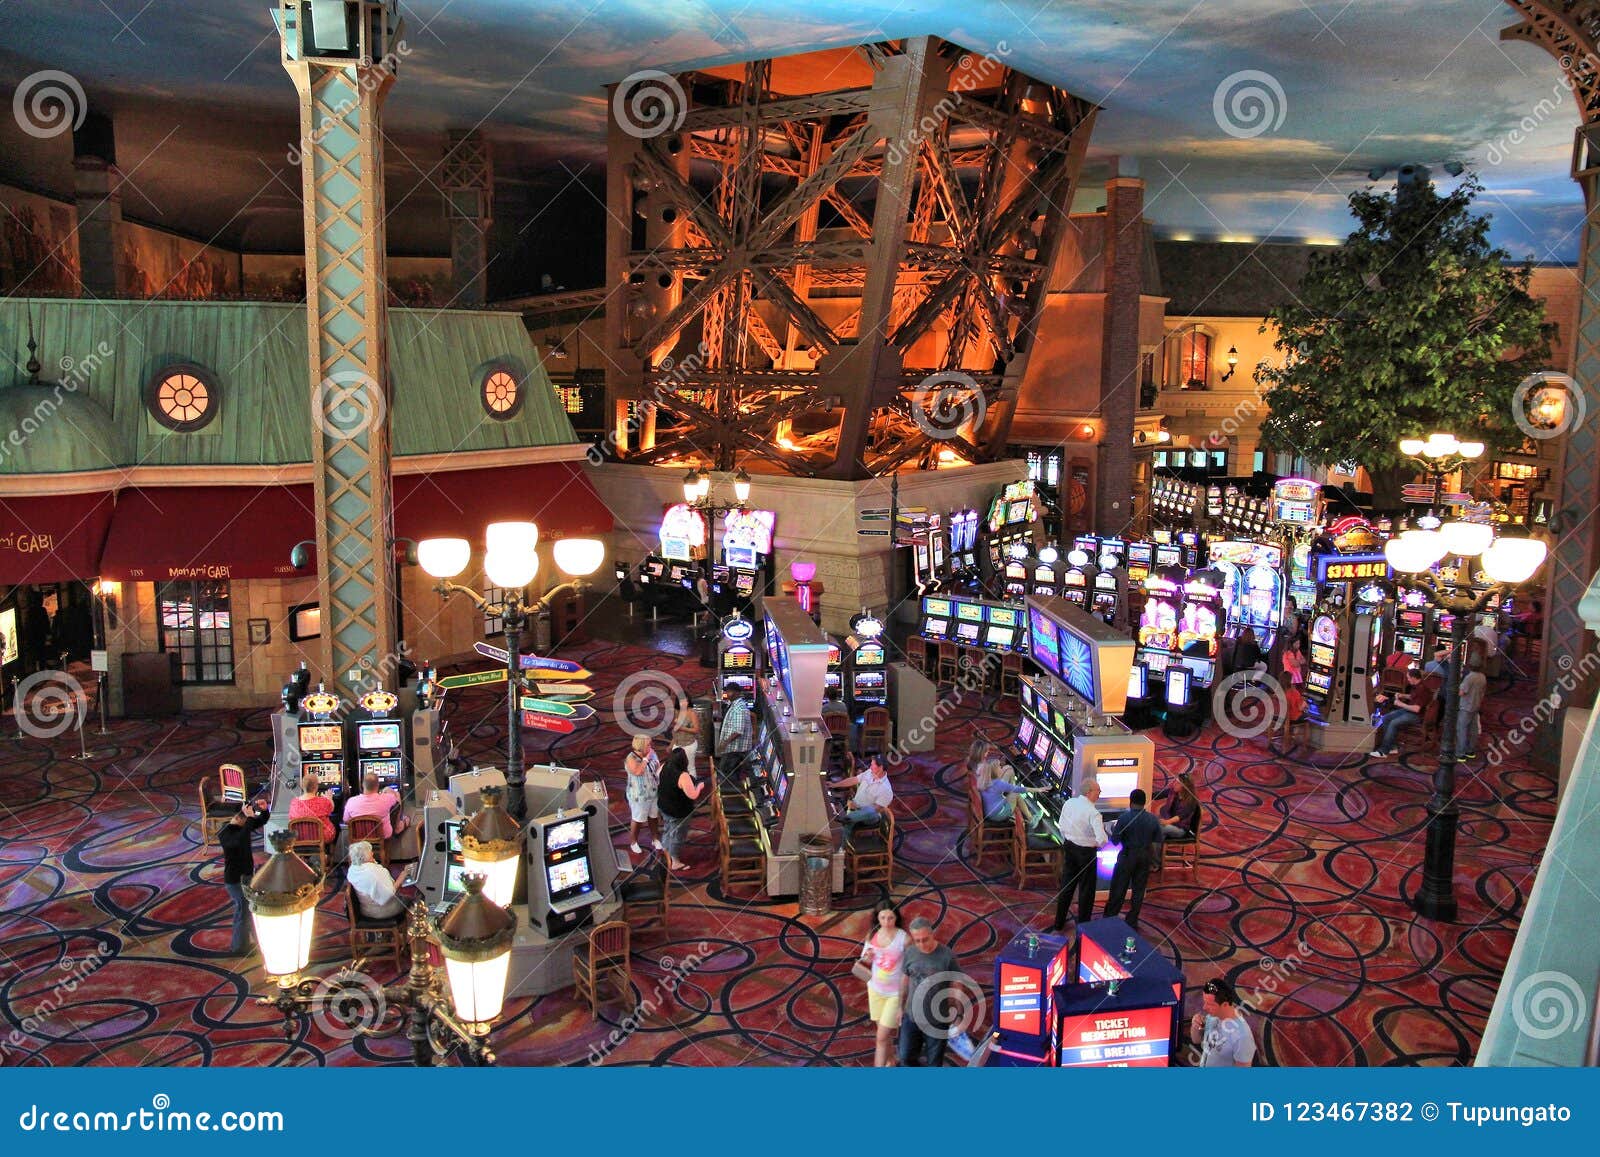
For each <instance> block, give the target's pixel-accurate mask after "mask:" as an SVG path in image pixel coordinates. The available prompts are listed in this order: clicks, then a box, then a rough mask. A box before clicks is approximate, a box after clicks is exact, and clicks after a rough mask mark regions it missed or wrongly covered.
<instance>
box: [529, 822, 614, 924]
mask: <svg viewBox="0 0 1600 1157" xmlns="http://www.w3.org/2000/svg"><path fill="white" fill-rule="evenodd" d="M593 820H594V816H593V815H592V814H591V810H590V808H587V807H586V808H584V809H582V810H578V811H574V812H569V811H566V810H561V811H557V812H555V813H553V814H551V815H545V816H540V817H539V818H538V819H536V820H534V821H533V822H532V823H530V824H529V825H528V852H527V855H528V921H529V923H530V924H532V925H533V927H535V928H537V929H538V930H539V931H540V932H542V933H544V935H546V936H551V937H553V936H560V935H563V934H564V933H567V932H570V931H572V930H573V929H574V928H578V927H580V926H582V925H584V924H587V923H588V922H589V918H590V917H591V915H592V914H593V913H592V909H593V907H594V905H596V904H598V903H600V901H601V900H603V899H605V894H604V893H603V892H602V890H601V888H600V887H599V883H600V882H599V881H598V880H597V879H596V876H597V873H596V870H595V862H594V859H595V858H594V856H593V853H592V851H591V849H590V846H589V845H590V842H591V840H592V839H593V838H594V834H595V833H594V832H593V831H592V828H594V827H595V826H596V825H595V824H594V823H593V822H592V821H593ZM606 838H607V841H608V842H609V839H610V837H609V835H607V837H606Z"/></svg>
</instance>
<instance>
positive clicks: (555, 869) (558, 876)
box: [544, 856, 590, 899]
mask: <svg viewBox="0 0 1600 1157" xmlns="http://www.w3.org/2000/svg"><path fill="white" fill-rule="evenodd" d="M544 871H545V879H547V880H548V881H549V882H550V898H551V899H556V898H557V897H559V896H561V895H563V894H564V893H569V892H586V891H588V890H589V887H590V884H589V857H588V856H574V857H573V858H572V859H570V860H564V861H562V862H561V863H559V864H547V865H546V866H545V870H544Z"/></svg>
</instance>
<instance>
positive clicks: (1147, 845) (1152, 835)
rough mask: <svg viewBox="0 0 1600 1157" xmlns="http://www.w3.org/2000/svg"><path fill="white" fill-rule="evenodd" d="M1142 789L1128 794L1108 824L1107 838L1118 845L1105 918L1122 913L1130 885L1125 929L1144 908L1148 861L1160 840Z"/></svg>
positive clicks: (1159, 827)
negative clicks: (1122, 808)
mask: <svg viewBox="0 0 1600 1157" xmlns="http://www.w3.org/2000/svg"><path fill="white" fill-rule="evenodd" d="M1144 805H1145V794H1144V788H1142V787H1136V788H1134V789H1133V790H1132V791H1130V792H1129V793H1128V808H1127V810H1126V811H1124V812H1123V813H1122V814H1121V815H1120V816H1118V817H1117V821H1116V823H1114V824H1112V825H1111V833H1110V839H1111V841H1112V842H1113V843H1119V844H1121V845H1122V850H1121V851H1120V852H1118V853H1117V866H1116V868H1114V869H1113V870H1112V872H1111V888H1110V891H1109V892H1108V893H1107V894H1106V915H1107V916H1116V915H1118V914H1119V913H1121V911H1122V901H1123V898H1124V897H1125V896H1127V894H1128V885H1130V884H1132V885H1133V906H1132V907H1130V908H1129V909H1128V927H1130V928H1137V927H1138V926H1139V909H1140V908H1143V907H1144V890H1145V885H1146V884H1148V883H1149V882H1150V861H1151V859H1152V858H1153V856H1154V854H1155V850H1156V849H1157V848H1158V847H1159V846H1160V845H1161V841H1162V839H1164V838H1165V837H1164V835H1163V833H1164V832H1165V830H1166V829H1165V828H1164V827H1162V824H1161V821H1160V820H1158V819H1156V817H1155V816H1153V815H1151V814H1150V813H1149V812H1148V811H1146V810H1145V806H1144Z"/></svg>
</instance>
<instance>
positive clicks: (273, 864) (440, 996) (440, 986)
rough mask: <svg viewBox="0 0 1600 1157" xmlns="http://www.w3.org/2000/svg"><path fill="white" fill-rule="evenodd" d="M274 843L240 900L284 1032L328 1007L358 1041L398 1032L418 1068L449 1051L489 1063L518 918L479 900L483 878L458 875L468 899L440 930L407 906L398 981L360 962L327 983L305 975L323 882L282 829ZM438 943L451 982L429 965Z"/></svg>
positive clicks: (420, 910) (268, 1000)
mask: <svg viewBox="0 0 1600 1157" xmlns="http://www.w3.org/2000/svg"><path fill="white" fill-rule="evenodd" d="M272 843H273V847H274V849H275V852H274V854H273V856H272V858H271V859H269V860H268V861H267V862H266V864H265V865H263V866H262V868H261V869H260V870H259V871H258V872H256V874H255V876H254V877H253V878H252V879H251V881H250V884H249V886H248V887H247V888H246V889H245V897H246V899H247V900H248V901H249V903H250V912H251V917H252V919H253V920H254V922H255V927H256V938H257V940H258V941H259V943H260V944H261V955H262V958H263V959H264V960H265V962H266V971H267V975H268V977H269V978H270V979H272V980H273V981H274V982H275V983H276V986H277V987H276V991H275V992H274V993H273V994H272V995H270V996H263V997H261V998H260V999H259V1001H258V1002H257V1003H259V1004H262V1005H265V1006H269V1007H271V1008H275V1009H277V1010H278V1011H279V1012H280V1013H282V1014H283V1020H284V1034H285V1036H288V1035H290V1033H291V1031H292V1028H293V1023H294V1017H295V1016H296V1015H297V1014H300V1015H303V1014H304V1013H306V1012H307V1011H309V1010H312V1009H326V1010H328V1011H329V1012H331V1013H332V1014H333V1015H334V1016H335V1017H337V1018H340V1019H349V1020H350V1021H351V1022H352V1024H351V1026H352V1027H353V1028H354V1029H355V1030H356V1032H357V1033H359V1034H360V1035H362V1036H370V1037H379V1038H381V1037H393V1036H398V1035H400V1033H402V1032H404V1033H405V1035H406V1039H407V1040H409V1041H410V1042H411V1060H412V1063H413V1064H416V1065H418V1066H428V1065H431V1064H433V1062H434V1059H435V1058H436V1057H439V1056H444V1055H445V1054H447V1053H449V1052H450V1051H452V1050H453V1049H460V1050H461V1051H462V1053H463V1054H465V1056H466V1057H467V1058H468V1059H469V1060H470V1061H471V1062H472V1063H473V1064H478V1065H489V1064H493V1063H494V1059H495V1058H494V1051H493V1050H492V1049H491V1048H490V1047H489V1043H488V1035H489V1032H490V1031H491V1029H492V1028H493V1022H494V1021H495V1020H496V1019H497V1018H498V1017H499V1016H500V1012H501V1009H502V1007H503V1006H504V1003H505V989H506V979H507V976H508V974H509V971H510V962H511V942H512V940H513V939H514V938H515V936H516V929H517V917H516V914H515V913H513V912H508V911H506V910H505V909H504V908H502V907H500V906H499V905H498V904H495V903H494V902H493V901H492V900H490V899H489V898H488V897H487V896H485V895H484V894H483V885H484V877H483V876H481V875H478V874H475V873H472V874H467V875H465V876H463V877H462V882H463V884H464V885H465V887H466V890H467V894H466V895H465V896H464V897H462V898H461V899H460V900H459V901H457V902H456V905H455V907H453V908H451V909H450V911H449V913H448V914H447V915H446V916H445V918H444V920H443V921H441V922H440V923H438V924H437V925H436V924H434V923H433V921H432V920H431V919H430V918H429V916H428V912H427V909H426V908H425V907H423V905H421V904H418V905H416V906H414V907H413V908H412V909H411V917H410V922H409V924H408V925H407V929H406V931H407V935H408V936H409V938H410V941H411V971H410V972H409V974H408V975H407V976H406V978H405V980H404V981H403V982H396V983H394V984H390V985H384V986H382V987H381V988H379V987H378V986H377V985H375V984H374V983H373V981H372V979H371V977H369V976H368V975H367V974H366V972H365V971H363V969H362V964H363V962H362V961H361V960H356V961H354V962H353V963H352V964H351V965H350V966H349V967H347V968H343V969H341V970H340V971H339V972H337V973H335V974H334V975H333V976H332V977H329V978H326V979H324V978H321V977H315V976H307V975H306V974H305V969H306V965H307V964H308V963H309V962H310V958H311V942H312V938H313V933H314V930H315V925H316V914H317V901H318V900H319V899H320V898H321V896H322V883H323V880H322V877H321V876H320V875H318V874H317V873H316V872H315V871H314V870H313V869H312V868H311V866H310V865H308V864H307V863H306V862H305V861H304V860H302V859H301V858H300V857H299V856H297V855H295V854H294V853H293V852H292V851H290V850H289V849H290V845H291V843H292V837H291V836H290V834H289V833H288V832H286V831H278V832H274V833H273V835H272ZM435 944H437V945H438V946H439V948H440V951H441V952H442V953H443V955H444V959H445V972H446V974H447V976H448V984H447V983H446V982H445V977H441V976H440V974H439V972H438V970H437V969H435V968H434V967H433V965H432V963H431V962H430V960H429V952H430V950H431V948H432V946H433V945H435ZM374 991H376V993H377V999H376V1000H374V999H373V994H374ZM391 1017H392V1018H393V1023H390V1020H391ZM369 1022H370V1023H369Z"/></svg>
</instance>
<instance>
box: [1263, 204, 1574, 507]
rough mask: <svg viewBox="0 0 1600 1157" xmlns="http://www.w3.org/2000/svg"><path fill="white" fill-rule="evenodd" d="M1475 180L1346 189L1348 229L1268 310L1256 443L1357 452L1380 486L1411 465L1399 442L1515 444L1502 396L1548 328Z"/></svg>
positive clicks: (1545, 355) (1540, 362) (1341, 454)
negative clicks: (1441, 438)
mask: <svg viewBox="0 0 1600 1157" xmlns="http://www.w3.org/2000/svg"><path fill="white" fill-rule="evenodd" d="M1482 188H1483V186H1482V185H1481V184H1480V183H1479V182H1478V180H1477V178H1475V177H1469V178H1468V179H1466V180H1465V181H1463V182H1461V184H1460V186H1458V187H1457V188H1456V189H1455V191H1453V192H1452V193H1450V194H1449V195H1448V196H1443V197H1441V196H1440V195H1439V194H1438V192H1437V191H1436V190H1435V189H1434V187H1433V185H1432V184H1431V183H1429V184H1427V185H1425V186H1423V187H1420V188H1416V189H1414V190H1408V191H1407V192H1406V193H1405V194H1404V195H1401V196H1398V197H1397V196H1396V195H1395V194H1394V193H1392V192H1389V193H1380V192H1355V193H1352V194H1351V195H1350V210H1351V212H1352V213H1353V214H1354V216H1355V218H1356V221H1357V222H1358V225H1357V228H1356V229H1355V231H1354V232H1352V233H1351V234H1350V236H1349V237H1348V238H1347V239H1346V241H1345V243H1344V245H1343V246H1341V247H1339V248H1337V249H1329V250H1328V251H1327V252H1325V253H1320V254H1318V255H1317V256H1316V257H1315V258H1313V260H1312V262H1311V265H1310V267H1309V269H1308V270H1307V272H1306V276H1305V279H1304V280H1303V281H1302V282H1301V283H1300V287H1299V294H1298V297H1297V299H1296V300H1295V301H1294V302H1292V303H1289V304H1286V305H1282V306H1279V307H1278V308H1277V309H1275V310H1274V311H1273V312H1272V313H1271V314H1270V315H1269V317H1268V323H1269V324H1270V325H1273V326H1275V327H1276V329H1277V341H1276V347H1277V350H1278V352H1279V353H1280V354H1281V355H1282V356H1283V358H1284V361H1283V364H1282V365H1278V366H1273V365H1270V364H1268V363H1265V362H1263V363H1262V365H1261V366H1260V367H1259V368H1258V369H1257V371H1256V377H1257V380H1258V381H1260V382H1261V383H1262V384H1263V385H1265V386H1268V387H1270V388H1269V389H1268V391H1267V393H1266V402H1267V406H1268V408H1269V411H1270V412H1269V413H1268V415H1267V418H1266V419H1265V421H1263V422H1262V436H1263V438H1264V439H1265V440H1266V441H1268V442H1269V443H1270V444H1271V445H1273V446H1275V447H1278V448H1280V449H1284V450H1293V451H1295V452H1297V453H1299V454H1301V455H1303V456H1304V457H1306V458H1308V459H1310V460H1312V461H1314V462H1319V463H1323V464H1330V463H1334V462H1350V461H1353V462H1358V463H1360V464H1361V465H1363V466H1365V467H1366V468H1367V470H1368V472H1369V473H1370V474H1372V476H1373V478H1374V480H1375V481H1377V482H1378V483H1379V489H1380V491H1384V490H1388V489H1390V486H1387V485H1384V484H1383V483H1384V482H1385V481H1388V482H1391V483H1392V482H1394V480H1396V479H1397V478H1398V477H1400V476H1402V475H1404V476H1409V475H1410V473H1411V470H1410V467H1409V465H1408V464H1407V462H1406V460H1405V459H1403V458H1402V457H1401V455H1400V453H1399V450H1398V448H1397V443H1398V442H1399V440H1400V439H1401V438H1404V437H1409V436H1413V435H1418V436H1425V435H1427V434H1428V433H1429V432H1431V431H1433V430H1446V431H1449V432H1451V433H1454V434H1456V435H1458V436H1459V437H1461V438H1463V439H1465V438H1470V437H1476V438H1479V439H1481V440H1482V441H1484V442H1486V443H1487V444H1488V445H1489V447H1490V451H1491V452H1493V451H1494V450H1495V449H1497V448H1505V447H1508V446H1513V445H1515V444H1517V443H1518V442H1519V441H1520V435H1519V434H1518V432H1517V429H1516V426H1515V423H1514V422H1513V420H1512V416H1511V395H1512V393H1513V392H1514V391H1515V389H1516V387H1517V384H1518V383H1519V382H1520V381H1521V380H1522V379H1523V378H1525V377H1526V376H1527V375H1529V374H1530V373H1534V372H1535V371H1538V370H1542V369H1548V368H1550V367H1549V364H1548V363H1549V357H1550V334H1551V327H1549V326H1547V325H1546V324H1545V323H1544V306H1543V304H1542V303H1541V302H1539V301H1536V300H1535V299H1534V298H1532V297H1530V296H1529V294H1528V278H1529V275H1530V273H1531V270H1530V268H1529V267H1528V266H1527V265H1526V264H1524V265H1522V266H1520V267H1519V266H1513V265H1511V264H1509V261H1510V255H1509V254H1507V253H1506V252H1505V251H1504V250H1503V249H1497V248H1494V247H1492V246H1491V245H1490V244H1489V241H1488V235H1489V218H1488V217H1487V216H1479V215H1477V214H1474V213H1473V212H1472V201H1473V199H1474V198H1475V197H1476V196H1477V195H1478V194H1479V193H1480V192H1481V191H1482ZM1266 328H1267V327H1266V326H1263V327H1262V329H1263V332H1265V330H1266Z"/></svg>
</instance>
